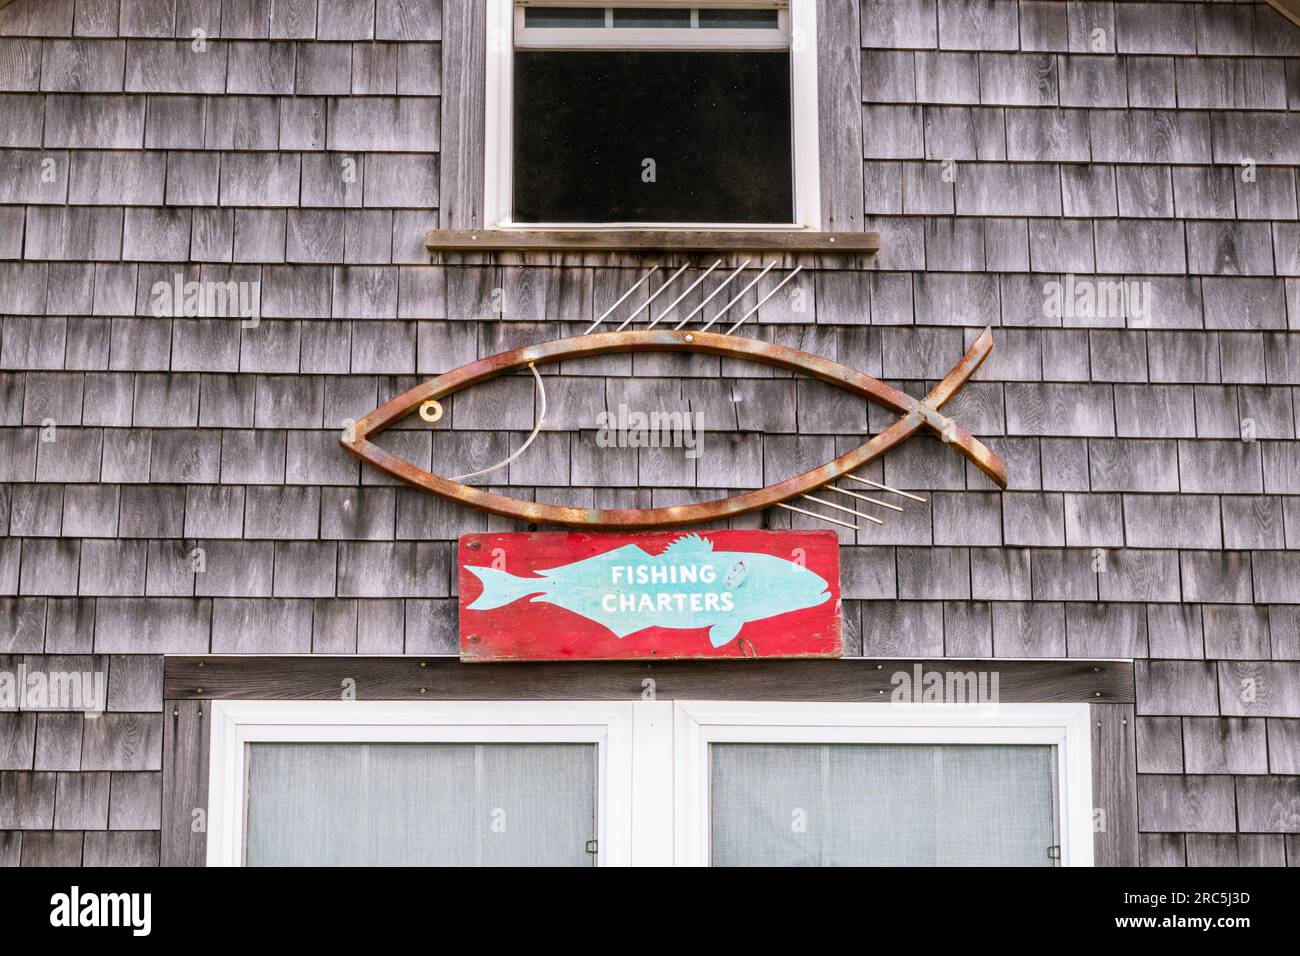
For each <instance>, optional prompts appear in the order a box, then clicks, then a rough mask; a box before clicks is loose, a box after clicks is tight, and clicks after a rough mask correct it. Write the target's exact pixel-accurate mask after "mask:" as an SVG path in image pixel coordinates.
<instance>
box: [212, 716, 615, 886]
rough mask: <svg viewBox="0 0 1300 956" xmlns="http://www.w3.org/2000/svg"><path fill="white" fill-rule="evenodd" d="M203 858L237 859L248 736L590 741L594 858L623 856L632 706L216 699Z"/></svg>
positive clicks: (609, 860)
mask: <svg viewBox="0 0 1300 956" xmlns="http://www.w3.org/2000/svg"><path fill="white" fill-rule="evenodd" d="M211 721H212V727H211V734H212V738H211V752H210V753H211V755H210V763H209V777H208V866H240V865H242V863H243V859H244V829H245V817H246V811H247V786H246V779H247V777H246V775H247V753H248V744H250V743H259V742H277V743H279V742H310V743H356V742H382V743H395V742H400V743H410V742H418V743H592V744H595V745H596V839H597V840H598V841H599V842H598V844H597V847H598V850H599V852H598V853H597V854H596V863H597V865H600V866H620V865H622V866H626V865H627V864H628V862H629V860H630V854H631V825H632V808H631V806H630V805H629V804H628V802H627V797H628V795H629V794H630V792H631V784H632V781H631V773H632V767H631V757H632V736H631V734H632V705H631V704H630V703H626V702H596V701H427V702H425V701H411V702H405V701H402V702H397V701H214V702H213V704H212V715H211Z"/></svg>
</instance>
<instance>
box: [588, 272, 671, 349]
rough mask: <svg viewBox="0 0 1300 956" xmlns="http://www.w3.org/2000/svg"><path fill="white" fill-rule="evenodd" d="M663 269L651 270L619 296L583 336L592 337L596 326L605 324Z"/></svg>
mask: <svg viewBox="0 0 1300 956" xmlns="http://www.w3.org/2000/svg"><path fill="white" fill-rule="evenodd" d="M662 268H663V266H655V267H654V268H653V269H651V270H650V271H649V272H647V273H646V274H645V275H643V276H642V277H641V278H640V279H638V280H637V282H636V284H635V285H633V286H632V288H630V289H628V290H627V291H626V292H624V293H623V294H622V295H621V296H619V297H618V301H617V302H615V303H614V304H613V305H611V306H610V307H609V308H608V309H606V310H605V311H604V312H603V313H601V316H600V318H599V319H597V320H596V321H595V322H593V323H591V325H589V326H587V331H586V332H583V333H582V334H583V335H590V334H591V332H592V329H594V328H596V326H598V325H600V323H602V322H604V321H605V320H606V319H607V318H609V317H610V315H612V314H613V312H614V310H615V309H617V308H618V307H619V306H620V305H622V304H623V303H624V302H626V301H627V300H628V298H629V297H630V296H631V295H632V293H633V292H635V291H636V290H637V289H639V288H641V286H643V285H645V284H646V282H647V280H649V278H650V277H651V276H652V275H654V274H655V273H656V272H658V271H659V270H660V269H662Z"/></svg>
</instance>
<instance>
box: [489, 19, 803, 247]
mask: <svg viewBox="0 0 1300 956" xmlns="http://www.w3.org/2000/svg"><path fill="white" fill-rule="evenodd" d="M530 2H531V3H532V4H533V5H559V6H606V7H614V6H633V7H653V6H659V7H665V6H685V7H722V6H742V7H760V6H777V5H781V6H785V5H787V4H788V14H787V15H786V17H785V18H783V21H782V22H783V23H784V24H786V25H787V26H788V31H789V50H790V74H791V89H790V113H791V116H790V121H791V135H792V137H793V139H794V143H793V151H792V158H793V162H794V221H793V222H775V223H702V222H701V223H695V222H692V223H680V222H612V223H611V222H599V223H582V222H563V223H533V222H530V223H516V222H515V221H514V211H513V206H514V166H513V159H514V149H513V132H512V117H513V113H514V51H515V39H514V38H515V17H516V0H487V30H486V39H487V54H486V64H487V74H486V90H485V98H484V101H485V110H486V115H485V117H484V137H483V144H484V154H483V223H484V225H485V226H486V227H487V228H500V229H521V230H526V229H611V230H613V229H641V228H653V229H681V230H689V229H746V230H768V231H770V230H774V229H788V230H790V231H800V230H814V231H815V230H819V229H820V228H821V165H820V164H821V150H820V145H819V136H820V133H819V128H818V110H817V0H780V2H779V3H777V2H772V0H752V2H751V0H746V2H733V0H722V2H718V0H713V2H707V0H649V2H645V0H642V2H636V0H602V2H596V3H593V2H585V0H570V2H560V0H549V2H548V0H530ZM530 32H531V33H536V32H539V31H538V30H537V29H536V28H535V29H534V30H532V31H530ZM546 32H548V33H552V32H553V33H554V35H555V37H556V38H557V40H556V41H555V42H551V43H547V44H546V45H547V46H548V47H551V48H554V46H555V43H556V42H564V41H566V40H567V42H568V43H569V45H568V46H566V47H565V48H566V49H575V48H581V49H603V48H605V47H604V45H602V44H599V40H598V38H596V37H594V35H595V34H599V33H603V32H605V31H602V30H598V29H589V30H576V29H575V30H566V29H556V30H554V31H551V30H548V31H546ZM617 32H618V34H619V35H620V37H625V38H628V39H630V40H632V41H633V42H637V43H638V48H640V49H665V48H674V49H692V48H693V49H706V48H714V47H718V46H720V45H722V44H724V43H725V48H727V49H744V48H751V49H752V48H755V46H756V45H758V48H770V39H769V38H766V37H762V36H756V35H757V34H766V35H768V37H770V34H772V33H777V32H781V33H782V34H783V35H784V31H767V30H739V29H738V30H699V29H692V30H673V29H646V30H634V29H624V30H619V31H617ZM703 34H708V36H707V37H703V36H701V35H703ZM640 43H644V44H646V45H645V46H640V45H639V44H640ZM573 44H579V45H578V46H574V45H573ZM525 48H528V47H525ZM532 48H536V46H535V45H533V47H532ZM784 48H785V46H784V44H783V45H782V46H781V49H784Z"/></svg>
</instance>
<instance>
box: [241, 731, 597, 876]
mask: <svg viewBox="0 0 1300 956" xmlns="http://www.w3.org/2000/svg"><path fill="white" fill-rule="evenodd" d="M245 833H246V839H245V862H246V863H247V865H249V866H592V865H594V862H595V857H594V856H593V855H592V854H590V853H588V852H587V845H588V841H590V840H595V839H596V745H595V744H582V743H578V744H567V743H566V744H464V743H401V744H393V743H255V744H249V745H248V805H247V824H246V831H245Z"/></svg>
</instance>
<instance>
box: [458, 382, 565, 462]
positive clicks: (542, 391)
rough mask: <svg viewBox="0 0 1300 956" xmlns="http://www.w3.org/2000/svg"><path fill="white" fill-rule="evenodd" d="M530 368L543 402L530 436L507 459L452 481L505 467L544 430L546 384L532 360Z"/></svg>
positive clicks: (538, 395)
mask: <svg viewBox="0 0 1300 956" xmlns="http://www.w3.org/2000/svg"><path fill="white" fill-rule="evenodd" d="M528 370H529V371H530V372H532V373H533V380H534V381H535V382H536V383H537V398H538V401H539V402H540V404H541V408H540V410H539V412H538V415H537V421H536V422H534V423H533V430H532V431H531V432H530V433H529V435H528V437H527V438H525V439H524V443H523V444H522V445H520V446H519V447H518V448H517V449H516V450H515V453H514V454H513V455H511V456H510V457H509V458H507V459H506V460H505V461H500V462H497V463H496V464H495V465H490V466H489V467H487V468H481V469H479V470H478V471H471V472H470V473H469V474H467V475H457V476H456V477H455V478H453V479H451V480H452V481H464V480H465V479H466V478H477V477H479V476H480V475H486V474H487V473H488V472H492V471H497V470H499V469H501V468H504V467H505V466H506V465H508V464H510V463H511V462H512V461H514V460H515V459H516V458H518V457H519V456H520V455H522V454H523V453H524V451H525V450H526V449H527V448H528V446H529V445H531V444H532V443H533V439H534V438H536V437H537V433H538V432H539V431H541V430H542V422H544V421H546V386H545V385H543V384H542V377H541V376H540V375H538V374H537V368H536V366H534V365H533V363H532V362H529V363H528Z"/></svg>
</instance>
